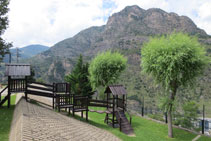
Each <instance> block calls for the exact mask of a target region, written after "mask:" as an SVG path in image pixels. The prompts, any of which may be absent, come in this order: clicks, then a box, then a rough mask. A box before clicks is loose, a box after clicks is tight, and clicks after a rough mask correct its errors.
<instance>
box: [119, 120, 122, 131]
mask: <svg viewBox="0 0 211 141" xmlns="http://www.w3.org/2000/svg"><path fill="white" fill-rule="evenodd" d="M119 125H120V126H119V130H120V131H122V118H121V117H120V124H119Z"/></svg>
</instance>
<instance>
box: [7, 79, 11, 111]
mask: <svg viewBox="0 0 211 141" xmlns="http://www.w3.org/2000/svg"><path fill="white" fill-rule="evenodd" d="M10 89H11V76H8V94H7V96H8V103H7V107H8V108H10V94H11V93H10Z"/></svg>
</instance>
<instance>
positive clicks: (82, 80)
mask: <svg viewBox="0 0 211 141" xmlns="http://www.w3.org/2000/svg"><path fill="white" fill-rule="evenodd" d="M88 68H89V64H88V63H86V64H84V63H83V56H82V55H80V57H79V59H78V62H77V64H76V66H75V68H74V69H73V71H72V73H70V74H69V75H67V76H65V80H66V81H67V82H69V83H70V84H71V90H72V91H73V92H74V93H75V94H79V95H88V96H91V95H92V94H93V91H92V87H91V84H90V82H89V78H88V77H89V73H88Z"/></svg>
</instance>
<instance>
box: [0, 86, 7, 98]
mask: <svg viewBox="0 0 211 141" xmlns="http://www.w3.org/2000/svg"><path fill="white" fill-rule="evenodd" d="M7 88H8V86H6V87H5V88H4V89H3V90H2V91H1V92H0V101H1V94H2V93H3V92H4V91H5V90H6V89H7Z"/></svg>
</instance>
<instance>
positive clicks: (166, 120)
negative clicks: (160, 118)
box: [165, 112, 168, 123]
mask: <svg viewBox="0 0 211 141" xmlns="http://www.w3.org/2000/svg"><path fill="white" fill-rule="evenodd" d="M165 122H166V123H168V118H167V112H165Z"/></svg>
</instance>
